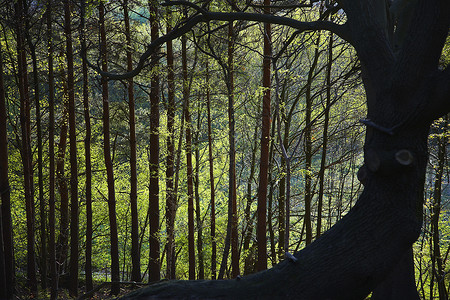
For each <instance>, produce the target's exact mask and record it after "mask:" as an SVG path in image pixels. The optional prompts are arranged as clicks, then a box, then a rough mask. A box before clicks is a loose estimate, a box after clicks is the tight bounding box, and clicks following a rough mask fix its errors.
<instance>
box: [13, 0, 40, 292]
mask: <svg viewBox="0 0 450 300" xmlns="http://www.w3.org/2000/svg"><path fill="white" fill-rule="evenodd" d="M24 6H25V3H24V1H23V0H21V1H19V2H18V3H17V5H16V9H17V19H18V20H19V21H18V26H17V55H18V57H17V59H18V72H19V73H18V77H19V94H20V124H21V134H22V163H23V175H24V189H25V207H26V218H27V283H28V287H29V289H30V291H31V293H33V294H36V296H37V278H36V264H35V250H34V243H35V237H34V224H35V218H34V199H33V192H32V189H33V187H32V185H33V181H32V163H31V148H30V145H31V141H30V134H31V132H30V99H29V95H28V79H27V76H28V74H27V60H26V50H25V42H24V28H23V26H24V25H23V24H25V21H24V20H25V17H24Z"/></svg>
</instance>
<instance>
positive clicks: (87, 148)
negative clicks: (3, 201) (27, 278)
mask: <svg viewBox="0 0 450 300" xmlns="http://www.w3.org/2000/svg"><path fill="white" fill-rule="evenodd" d="M85 13H86V2H85V0H81V18H80V42H81V48H82V49H81V51H82V73H83V112H84V124H85V127H86V136H85V138H84V156H85V164H86V263H85V276H86V290H87V291H91V290H92V289H93V288H94V285H93V280H92V235H93V229H92V223H93V220H92V162H91V136H92V133H91V118H90V113H89V90H88V87H89V77H88V66H87V61H86V27H85Z"/></svg>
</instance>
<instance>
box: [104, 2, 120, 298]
mask: <svg viewBox="0 0 450 300" xmlns="http://www.w3.org/2000/svg"><path fill="white" fill-rule="evenodd" d="M99 18H100V44H101V47H100V48H101V57H102V71H104V72H107V71H108V60H107V49H106V30H105V7H104V4H103V3H101V4H100V5H99ZM102 99H103V152H104V156H105V165H106V174H107V181H108V209H109V231H110V241H111V281H112V282H113V284H112V285H111V294H113V295H117V294H119V292H120V285H119V283H118V282H119V281H120V271H119V264H120V262H119V241H118V236H117V219H116V195H115V189H114V170H113V163H112V160H111V146H110V124H109V90H108V80H107V78H106V77H105V76H102Z"/></svg>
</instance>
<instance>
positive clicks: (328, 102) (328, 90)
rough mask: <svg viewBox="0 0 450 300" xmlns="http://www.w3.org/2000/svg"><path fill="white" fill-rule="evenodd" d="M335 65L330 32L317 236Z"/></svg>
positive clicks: (320, 231)
mask: <svg viewBox="0 0 450 300" xmlns="http://www.w3.org/2000/svg"><path fill="white" fill-rule="evenodd" d="M332 65H333V33H330V41H329V43H328V61H327V70H326V94H327V96H326V102H325V115H324V121H323V133H322V140H323V142H322V156H321V160H320V170H319V194H318V200H317V226H316V238H318V237H319V236H320V235H321V234H322V211H323V193H324V186H325V166H326V160H327V150H328V149H327V147H328V124H329V122H330V106H331V67H332Z"/></svg>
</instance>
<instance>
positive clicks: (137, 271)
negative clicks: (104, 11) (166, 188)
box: [123, 0, 141, 282]
mask: <svg viewBox="0 0 450 300" xmlns="http://www.w3.org/2000/svg"><path fill="white" fill-rule="evenodd" d="M123 14H124V21H125V36H126V40H127V70H128V71H131V70H132V69H133V60H132V52H131V49H132V48H131V47H132V43H131V30H130V17H129V13H128V0H125V1H124V3H123ZM127 88H128V110H129V127H130V207H131V264H132V267H131V280H132V281H136V282H140V281H141V253H140V250H139V216H138V205H137V168H136V163H137V151H136V115H135V99H134V83H133V78H129V79H128V86H127Z"/></svg>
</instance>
